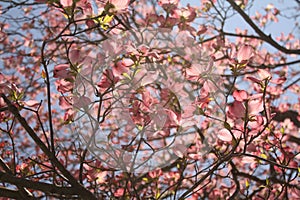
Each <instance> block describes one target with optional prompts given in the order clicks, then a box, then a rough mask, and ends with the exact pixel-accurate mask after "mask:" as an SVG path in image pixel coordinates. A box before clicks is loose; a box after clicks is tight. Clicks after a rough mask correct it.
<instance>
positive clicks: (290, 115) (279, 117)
mask: <svg viewBox="0 0 300 200" xmlns="http://www.w3.org/2000/svg"><path fill="white" fill-rule="evenodd" d="M298 116H299V113H297V112H296V111H293V110H288V111H285V112H277V113H276V115H275V116H274V117H273V120H275V121H277V122H283V121H284V120H285V119H290V120H291V121H292V122H293V123H294V125H295V126H297V127H298V128H300V121H299V120H298Z"/></svg>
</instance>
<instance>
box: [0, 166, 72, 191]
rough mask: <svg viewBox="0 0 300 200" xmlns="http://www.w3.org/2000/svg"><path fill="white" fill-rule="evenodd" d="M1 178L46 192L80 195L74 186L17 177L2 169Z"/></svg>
mask: <svg viewBox="0 0 300 200" xmlns="http://www.w3.org/2000/svg"><path fill="white" fill-rule="evenodd" d="M0 180H1V181H2V182H5V183H10V184H13V185H16V186H21V187H26V188H30V189H34V190H39V191H42V192H44V193H46V194H59V195H63V196H70V195H78V191H77V190H76V189H75V188H73V187H59V186H55V185H53V184H49V183H42V182H37V181H31V180H27V179H25V178H17V177H15V176H12V175H10V174H8V173H5V172H2V171H0Z"/></svg>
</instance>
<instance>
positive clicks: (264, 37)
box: [227, 0, 300, 54]
mask: <svg viewBox="0 0 300 200" xmlns="http://www.w3.org/2000/svg"><path fill="white" fill-rule="evenodd" d="M227 2H228V3H230V5H231V6H232V7H233V9H234V10H236V11H237V12H238V13H239V14H240V15H241V16H242V18H243V19H244V20H245V21H246V22H247V23H248V24H249V25H250V26H251V28H253V30H254V31H255V32H256V33H257V34H258V35H259V36H260V38H261V39H262V40H263V41H265V42H267V43H269V44H270V45H272V46H273V47H274V48H276V49H278V50H279V51H281V52H283V53H287V54H300V49H287V48H285V47H284V46H282V45H280V44H278V43H277V42H276V41H275V40H274V39H273V38H272V37H271V35H266V34H265V33H264V32H263V31H262V30H261V29H260V28H259V27H258V26H257V25H256V24H255V23H254V22H253V21H252V19H251V18H250V17H249V16H248V15H247V14H246V13H245V12H244V11H243V10H242V9H241V8H240V7H239V6H238V5H237V4H236V3H235V2H234V0H227Z"/></svg>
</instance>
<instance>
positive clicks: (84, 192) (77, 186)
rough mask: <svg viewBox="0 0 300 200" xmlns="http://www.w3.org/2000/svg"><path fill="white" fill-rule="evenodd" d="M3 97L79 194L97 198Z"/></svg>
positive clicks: (6, 100) (5, 98) (11, 110)
mask: <svg viewBox="0 0 300 200" xmlns="http://www.w3.org/2000/svg"><path fill="white" fill-rule="evenodd" d="M1 97H2V98H3V100H4V101H5V103H6V104H7V106H8V110H9V111H10V112H11V113H12V114H13V115H14V116H15V117H16V118H17V119H18V121H19V122H20V124H21V125H22V127H23V128H24V129H25V130H26V132H27V133H28V134H29V135H30V137H31V138H32V139H33V140H34V142H35V143H36V144H37V145H38V146H39V147H40V148H41V150H42V151H43V152H44V153H45V154H46V155H47V156H48V158H49V159H50V160H51V162H52V163H53V164H54V165H55V166H56V167H57V168H58V169H59V171H60V172H61V173H62V174H63V175H64V176H65V177H66V178H67V179H68V182H69V183H70V184H71V185H72V186H73V187H74V189H76V190H77V194H79V195H80V196H82V197H85V198H88V199H96V198H95V196H94V195H93V194H92V193H91V192H90V191H88V190H87V189H85V188H84V187H83V186H82V185H81V184H80V183H79V182H78V181H77V180H76V179H75V178H74V176H73V175H72V174H71V173H70V172H69V171H68V170H67V169H66V168H65V167H64V166H63V165H62V163H60V162H59V160H58V159H57V158H56V157H55V155H53V153H52V152H51V151H50V150H49V149H48V148H47V146H46V145H45V144H44V143H43V141H42V140H41V139H40V138H39V137H38V136H37V135H36V133H35V132H34V130H33V129H32V128H31V127H30V126H29V125H28V123H27V121H26V120H25V119H24V118H23V117H22V116H21V115H20V112H19V110H18V109H17V107H16V106H14V105H13V104H12V103H11V102H10V100H9V99H8V98H7V97H6V96H5V95H4V94H1Z"/></svg>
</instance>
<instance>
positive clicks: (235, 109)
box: [228, 101, 246, 118]
mask: <svg viewBox="0 0 300 200" xmlns="http://www.w3.org/2000/svg"><path fill="white" fill-rule="evenodd" d="M228 112H229V113H230V114H231V115H232V116H234V117H236V118H242V117H245V112H246V108H245V106H244V104H243V103H242V102H240V101H234V102H233V104H232V105H231V106H230V107H229V110H228Z"/></svg>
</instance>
